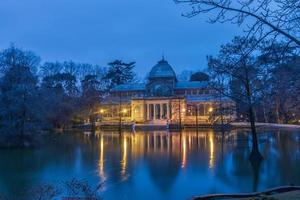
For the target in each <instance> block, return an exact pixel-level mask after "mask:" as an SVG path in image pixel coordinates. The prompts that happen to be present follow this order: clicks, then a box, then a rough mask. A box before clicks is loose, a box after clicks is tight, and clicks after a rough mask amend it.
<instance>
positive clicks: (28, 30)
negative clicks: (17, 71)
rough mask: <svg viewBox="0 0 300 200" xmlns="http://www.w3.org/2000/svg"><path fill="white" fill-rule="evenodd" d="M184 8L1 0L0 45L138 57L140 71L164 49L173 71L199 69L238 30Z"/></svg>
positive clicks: (157, 2)
mask: <svg viewBox="0 0 300 200" xmlns="http://www.w3.org/2000/svg"><path fill="white" fill-rule="evenodd" d="M188 10H189V9H188V7H187V6H184V5H180V4H175V3H174V2H173V1H172V0H1V3H0V36H1V37H0V48H1V49H3V48H6V47H8V46H9V44H10V43H12V42H13V43H15V44H16V46H18V47H21V48H23V49H29V50H32V51H34V52H36V53H37V54H38V55H40V56H41V57H42V59H43V61H56V60H58V61H63V60H74V61H77V62H88V63H93V64H99V65H101V66H106V63H108V62H109V61H112V60H113V59H123V60H124V61H136V62H137V65H136V72H137V73H138V74H139V75H140V76H143V75H145V74H146V73H147V72H148V71H149V70H150V68H151V67H152V66H153V65H154V64H156V62H157V61H158V60H159V59H160V58H161V56H162V53H163V52H164V54H165V57H166V58H167V60H168V61H169V63H170V64H171V65H172V66H173V68H174V69H175V71H176V72H177V73H179V72H180V71H182V70H185V69H186V70H199V69H203V68H205V67H206V65H207V62H206V55H208V54H212V55H215V54H217V52H218V49H219V47H220V45H221V44H224V43H226V42H228V41H230V40H231V39H232V38H233V36H234V35H237V34H238V33H239V32H240V30H239V28H238V27H236V26H235V25H233V24H209V23H207V22H206V20H207V17H208V15H202V16H198V17H195V18H192V19H187V18H184V17H182V16H181V14H182V13H183V12H186V11H188Z"/></svg>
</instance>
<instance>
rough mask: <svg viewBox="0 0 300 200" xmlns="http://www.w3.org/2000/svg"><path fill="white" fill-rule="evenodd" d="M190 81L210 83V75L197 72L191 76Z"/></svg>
mask: <svg viewBox="0 0 300 200" xmlns="http://www.w3.org/2000/svg"><path fill="white" fill-rule="evenodd" d="M190 81H209V75H208V74H206V73H204V72H196V73H193V74H192V75H191V77H190Z"/></svg>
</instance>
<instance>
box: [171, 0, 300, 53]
mask: <svg viewBox="0 0 300 200" xmlns="http://www.w3.org/2000/svg"><path fill="white" fill-rule="evenodd" d="M174 1H175V2H176V3H185V4H189V5H190V6H191V7H192V10H191V11H189V12H187V13H185V14H183V16H185V17H189V18H191V17H194V16H197V15H199V14H205V13H212V14H213V15H214V16H213V17H209V20H208V21H209V22H210V23H216V22H220V23H225V22H231V23H234V24H237V25H239V26H242V25H244V31H245V32H246V33H247V36H249V37H253V36H255V37H256V38H261V39H263V38H266V37H268V36H271V37H273V38H276V37H278V36H281V37H282V38H285V39H286V40H287V42H288V43H293V44H295V45H296V46H297V47H298V48H299V47H300V39H299V37H300V1H299V0H238V1H232V0H174Z"/></svg>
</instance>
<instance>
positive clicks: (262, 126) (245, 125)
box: [231, 122, 300, 131]
mask: <svg viewBox="0 0 300 200" xmlns="http://www.w3.org/2000/svg"><path fill="white" fill-rule="evenodd" d="M255 124H256V128H257V129H259V130H288V131H293V130H297V131H299V130H300V125H294V124H275V123H258V122H257V123H255ZM231 125H232V127H234V128H241V129H243V128H245V129H250V128H251V126H250V123H248V122H233V123H231Z"/></svg>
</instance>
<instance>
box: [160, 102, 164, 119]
mask: <svg viewBox="0 0 300 200" xmlns="http://www.w3.org/2000/svg"><path fill="white" fill-rule="evenodd" d="M159 106H160V119H162V116H163V105H162V104H159Z"/></svg>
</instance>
